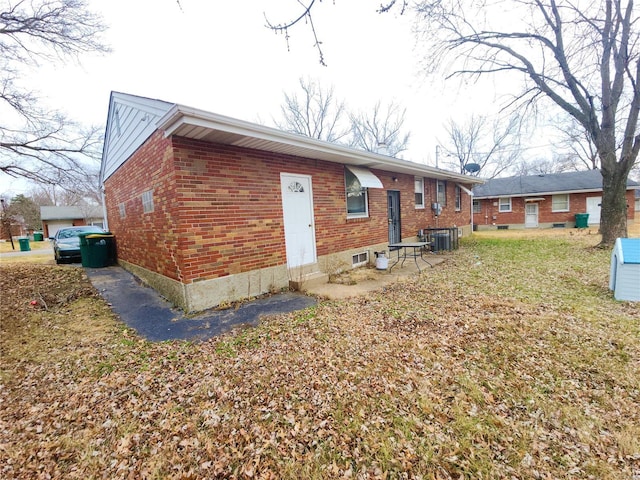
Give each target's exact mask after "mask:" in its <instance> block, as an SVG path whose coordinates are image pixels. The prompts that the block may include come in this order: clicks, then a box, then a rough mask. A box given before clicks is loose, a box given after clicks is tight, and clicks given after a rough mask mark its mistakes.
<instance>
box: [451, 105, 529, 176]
mask: <svg viewBox="0 0 640 480" xmlns="http://www.w3.org/2000/svg"><path fill="white" fill-rule="evenodd" d="M519 126H520V121H519V118H518V117H517V116H516V115H513V116H512V117H510V118H509V119H508V120H507V121H506V122H505V121H502V120H500V119H496V120H493V121H491V120H490V119H489V118H487V117H486V116H484V115H472V116H471V117H470V118H469V119H468V120H467V121H466V122H464V123H458V122H456V121H455V120H453V119H450V120H449V123H448V125H447V126H446V131H447V134H448V139H447V141H445V142H442V143H443V144H444V147H445V148H446V151H447V153H448V155H444V156H443V157H444V158H445V159H453V160H446V161H445V162H444V164H445V165H448V166H449V167H450V168H451V169H452V170H456V171H458V172H459V173H466V174H471V175H475V176H482V177H484V178H494V177H497V176H498V175H500V174H501V173H503V172H504V171H506V170H508V169H510V168H513V167H514V166H515V165H516V164H517V163H518V162H519V161H520V159H521V155H522V149H521V147H520V129H519Z"/></svg>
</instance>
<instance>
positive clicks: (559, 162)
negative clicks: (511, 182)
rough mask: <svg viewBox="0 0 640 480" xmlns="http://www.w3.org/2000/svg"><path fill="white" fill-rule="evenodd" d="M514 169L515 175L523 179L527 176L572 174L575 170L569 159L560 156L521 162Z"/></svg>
mask: <svg viewBox="0 0 640 480" xmlns="http://www.w3.org/2000/svg"><path fill="white" fill-rule="evenodd" d="M515 167H516V168H515V172H516V175H518V176H521V177H525V176H527V175H550V174H553V173H562V172H572V171H574V170H575V168H574V166H573V164H572V163H571V161H570V159H567V158H566V157H562V156H555V157H554V158H534V159H532V160H523V161H521V162H518V163H517V164H516V166H515Z"/></svg>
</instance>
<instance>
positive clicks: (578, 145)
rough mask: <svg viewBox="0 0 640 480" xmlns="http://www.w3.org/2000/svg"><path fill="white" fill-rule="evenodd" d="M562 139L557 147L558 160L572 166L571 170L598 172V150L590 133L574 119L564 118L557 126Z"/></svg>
mask: <svg viewBox="0 0 640 480" xmlns="http://www.w3.org/2000/svg"><path fill="white" fill-rule="evenodd" d="M555 128H556V130H558V131H559V132H560V133H561V135H562V138H561V140H560V141H559V142H558V143H557V144H556V145H555V147H556V149H557V150H558V151H559V152H560V153H559V155H558V159H559V160H560V161H561V162H563V163H566V164H569V165H570V166H571V168H570V170H576V171H579V170H585V169H587V170H597V169H598V167H599V166H600V157H599V156H598V149H597V148H596V146H595V144H594V143H593V139H592V138H591V135H590V133H589V132H588V131H587V130H585V129H584V127H582V125H580V124H578V123H576V121H575V120H574V119H573V118H562V119H560V120H559V123H557V124H556V125H555Z"/></svg>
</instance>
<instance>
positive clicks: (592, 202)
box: [587, 197, 602, 225]
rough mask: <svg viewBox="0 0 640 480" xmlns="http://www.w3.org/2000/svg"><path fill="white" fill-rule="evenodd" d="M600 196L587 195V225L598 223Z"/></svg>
mask: <svg viewBox="0 0 640 480" xmlns="http://www.w3.org/2000/svg"><path fill="white" fill-rule="evenodd" d="M601 203H602V197H587V213H588V214H589V225H598V224H599V223H600V204H601Z"/></svg>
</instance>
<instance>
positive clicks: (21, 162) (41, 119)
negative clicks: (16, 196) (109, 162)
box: [0, 0, 107, 184]
mask: <svg viewBox="0 0 640 480" xmlns="http://www.w3.org/2000/svg"><path fill="white" fill-rule="evenodd" d="M0 9H1V10H0V111H2V112H3V114H2V117H1V120H0V172H2V173H4V174H6V175H9V176H12V177H22V178H26V179H29V180H32V181H35V182H40V183H47V184H53V183H55V182H57V181H59V180H60V178H66V179H71V178H75V177H77V175H78V173H80V174H81V175H82V174H83V172H84V170H85V168H86V167H85V163H84V162H85V160H86V159H88V158H96V156H97V151H98V150H99V145H100V131H99V130H98V129H97V128H91V129H88V130H83V129H81V128H79V127H78V126H77V125H76V124H75V123H74V122H72V121H70V120H69V119H68V118H67V117H66V116H65V115H63V114H62V113H60V112H57V111H48V110H45V109H43V108H41V106H40V105H41V102H40V99H39V98H38V96H37V94H36V93H34V92H31V91H28V90H25V89H23V88H22V87H21V86H20V85H19V79H20V78H21V75H24V71H25V69H28V68H33V67H37V66H38V65H40V64H41V63H42V62H57V61H67V60H77V59H78V58H79V56H80V55H81V54H83V53H86V52H106V51H107V48H106V47H105V46H104V45H103V44H102V43H101V41H100V33H102V32H103V31H104V30H105V27H104V25H103V24H102V23H101V20H100V18H99V17H98V16H96V15H94V14H92V13H91V12H90V10H89V8H88V6H87V2H86V1H85V0H33V1H24V0H23V1H16V2H13V3H10V2H4V4H3V6H2V7H0Z"/></svg>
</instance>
